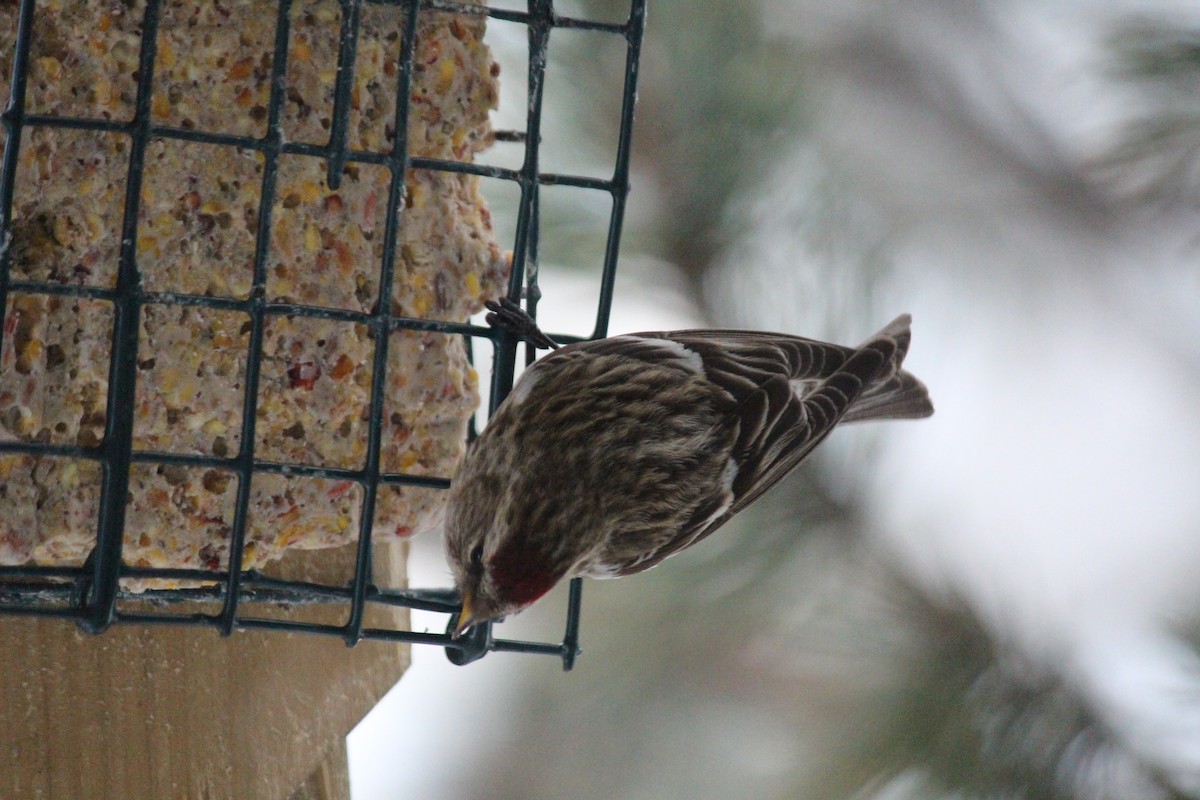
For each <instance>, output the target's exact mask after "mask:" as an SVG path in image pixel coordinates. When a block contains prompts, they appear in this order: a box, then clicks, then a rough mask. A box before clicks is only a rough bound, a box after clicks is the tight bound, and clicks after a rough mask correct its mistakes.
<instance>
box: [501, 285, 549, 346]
mask: <svg viewBox="0 0 1200 800" xmlns="http://www.w3.org/2000/svg"><path fill="white" fill-rule="evenodd" d="M484 305H486V306H487V309H488V311H489V312H491V313H489V314H488V315H487V323H488V325H491V326H492V327H493V328H501V329H502V330H506V331H508V332H509V333H511V334H512V335H513V336H515V337H517V338H518V339H520V340H522V341H525V342H529V344H531V345H533V346H534V347H536V348H537V349H539V350H557V349H558V342H556V341H554V340H553V339H551V338H550V337H549V336H547V335H546V334H545V333H543V332H542V329H541V328H539V327H538V325H537V323H536V322H534V321H533V317H531V316H529V314H528V313H526V312H525V309H523V308H521V306H519V305H518V304H516V303H514V302H513V301H512V300H509V299H508V298H507V297H502V298H500V301H499V302H496V301H495V300H488V301H487V302H486V303H485V304H484Z"/></svg>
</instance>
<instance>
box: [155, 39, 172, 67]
mask: <svg viewBox="0 0 1200 800" xmlns="http://www.w3.org/2000/svg"><path fill="white" fill-rule="evenodd" d="M158 63H159V64H160V65H162V66H164V67H173V66H175V48H173V47H171V45H170V43H169V42H167V41H166V40H165V39H161V38H160V39H159V40H158Z"/></svg>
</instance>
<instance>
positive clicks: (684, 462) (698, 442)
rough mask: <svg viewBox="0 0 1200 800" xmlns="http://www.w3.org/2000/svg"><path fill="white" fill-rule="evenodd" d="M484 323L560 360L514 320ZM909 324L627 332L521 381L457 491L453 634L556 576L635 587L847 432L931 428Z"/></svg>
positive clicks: (504, 313)
mask: <svg viewBox="0 0 1200 800" xmlns="http://www.w3.org/2000/svg"><path fill="white" fill-rule="evenodd" d="M489 307H490V308H492V309H493V311H494V312H495V313H493V314H491V315H489V321H490V322H492V323H493V324H499V325H503V326H505V327H507V328H508V329H509V330H511V331H513V332H514V333H516V334H518V335H519V336H521V337H522V338H525V339H527V340H529V341H531V342H533V343H535V344H538V345H541V346H555V345H554V343H553V342H552V341H551V340H549V339H548V338H547V337H545V335H544V334H542V332H541V331H540V330H538V329H537V326H536V325H535V324H534V323H533V321H532V320H530V319H529V318H528V317H527V316H525V315H524V312H523V311H521V310H520V308H519V307H518V306H516V304H514V303H512V302H511V301H504V303H503V305H499V304H494V303H493V304H489ZM910 322H911V318H910V317H909V316H908V315H907V314H906V315H902V316H900V317H898V318H897V319H896V320H895V321H894V322H892V323H891V324H890V325H888V326H887V327H886V328H884V329H883V330H882V331H880V332H879V333H877V334H876V335H875V336H873V337H871V338H870V339H869V340H867V342H866V343H864V344H863V345H862V346H861V347H859V348H857V349H856V348H850V347H842V346H839V345H835V344H826V343H824V342H818V341H814V340H812V339H803V338H800V337H798V336H787V335H784V334H778V333H759V332H754V331H729V330H688V331H674V332H667V333H635V334H628V335H624V336H613V337H610V338H608V339H600V340H596V341H588V342H579V343H577V344H571V345H567V346H566V347H562V348H561V349H557V350H555V351H554V352H553V353H551V354H550V355H548V356H546V357H545V358H542V359H541V360H539V361H537V362H536V363H534V364H533V365H532V366H531V367H530V368H529V369H527V370H526V371H525V372H524V374H523V375H522V376H521V378H520V380H519V381H518V382H517V384H516V386H515V387H514V388H513V390H512V392H511V393H510V394H509V395H508V397H507V398H506V399H505V401H504V402H503V403H502V404H501V405H500V407H499V408H498V409H497V410H496V413H495V414H494V415H493V417H492V418H491V420H490V421H489V422H488V424H487V426H486V427H485V428H484V430H483V432H482V434H480V436H479V437H478V438H477V439H476V440H475V441H474V442H473V443H472V444H471V446H470V447H469V448H468V450H467V453H466V456H465V457H464V459H463V461H462V463H461V464H460V465H459V468H458V472H457V473H456V474H455V476H454V478H453V481H452V484H451V486H450V490H449V496H448V500H447V511H446V551H447V556H448V559H449V562H450V565H451V568H452V570H453V573H454V579H455V583H456V584H457V586H458V589H459V591H460V592H461V594H462V613H461V614H460V615H459V619H458V624H457V626H456V629H455V633H454V635H455V636H458V635H459V634H461V633H462V632H463V631H464V630H466V629H467V628H468V627H470V626H471V625H473V624H476V623H479V622H483V621H485V620H491V619H496V618H498V617H503V616H507V615H509V614H513V613H515V612H517V611H520V610H521V609H523V608H525V607H527V606H528V605H530V604H531V603H533V602H534V601H535V600H537V599H538V598H540V597H541V596H542V595H544V594H545V593H546V592H548V591H549V590H550V589H551V588H552V587H553V586H554V585H555V584H557V583H558V582H559V581H561V580H563V579H565V578H571V577H575V576H579V575H586V576H592V577H596V578H613V577H617V576H621V575H629V574H631V573H634V572H641V571H642V570H645V569H649V568H650V567H653V566H654V565H656V564H658V563H659V562H660V561H662V560H663V559H665V558H667V557H668V556H671V555H674V554H675V553H678V552H679V551H680V550H682V549H684V548H685V547H688V546H690V545H692V544H694V543H696V542H698V541H700V540H701V539H703V538H704V537H705V536H708V535H709V534H710V533H712V532H713V531H715V530H716V529H717V528H719V527H721V525H723V524H724V523H725V522H726V521H728V520H729V519H730V518H731V517H732V516H733V515H734V514H736V513H738V512H739V511H741V510H742V509H744V508H745V507H746V506H748V505H749V504H750V503H752V502H753V501H754V500H755V499H756V498H757V497H758V496H759V495H761V494H762V493H763V492H765V491H766V490H767V489H769V488H771V487H772V486H773V485H775V483H776V482H778V481H779V480H780V479H781V478H782V477H783V476H784V475H786V474H788V473H789V472H790V471H791V470H792V469H793V468H794V467H795V466H796V465H797V464H799V463H800V461H801V460H803V459H804V457H805V456H807V455H808V454H809V453H811V452H812V450H813V448H815V447H816V446H817V445H818V444H819V443H820V442H821V440H823V439H824V438H825V437H826V436H827V435H829V432H830V431H832V430H833V428H834V426H835V425H837V423H839V422H857V421H861V420H872V419H916V418H920V417H927V416H929V415H930V414H932V413H933V406H932V404H931V403H930V400H929V394H928V392H927V391H926V389H925V386H924V385H923V384H922V383H921V382H920V381H919V380H917V379H916V378H915V377H913V376H912V375H911V374H909V373H908V372H905V371H904V370H902V369H901V368H900V367H901V364H902V362H903V361H904V356H905V354H906V352H907V351H908V345H909V341H910V338H911V334H910V332H909V324H910Z"/></svg>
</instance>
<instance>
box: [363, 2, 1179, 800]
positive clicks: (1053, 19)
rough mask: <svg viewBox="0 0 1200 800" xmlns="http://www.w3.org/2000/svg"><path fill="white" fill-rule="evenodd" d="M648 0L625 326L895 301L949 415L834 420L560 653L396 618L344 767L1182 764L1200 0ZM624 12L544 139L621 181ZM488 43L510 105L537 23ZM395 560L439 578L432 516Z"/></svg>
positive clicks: (572, 72)
mask: <svg viewBox="0 0 1200 800" xmlns="http://www.w3.org/2000/svg"><path fill="white" fill-rule="evenodd" d="M510 4H511V2H510ZM555 5H556V8H557V10H559V12H560V13H565V14H580V15H589V16H594V17H600V18H605V19H621V18H623V17H624V16H625V15H626V14H627V13H628V4H627V3H622V2H618V0H607V1H606V2H601V1H600V0H597V1H596V2H574V3H564V2H557V3H556V4H555ZM519 6H520V4H519V3H517V4H516V5H515V7H519ZM648 8H649V22H648V29H647V37H646V44H645V50H644V53H643V60H642V70H641V81H642V84H641V87H642V88H641V92H640V101H639V106H638V118H637V125H636V128H635V142H634V145H635V146H634V174H633V178H632V183H633V193H632V195H631V201H630V203H631V205H630V208H629V212H628V215H627V218H626V233H625V238H624V244H623V247H622V257H621V265H620V269H619V273H618V274H619V278H618V282H617V292H616V297H615V301H614V304H613V320H612V324H611V325H610V333H620V332H626V331H633V330H645V329H669V328H677V327H687V326H693V327H694V326H710V327H716V326H720V327H748V328H759V329H767V330H778V331H785V332H790V333H797V334H802V335H806V336H812V337H818V338H827V339H833V340H836V341H840V342H843V343H847V344H850V343H855V342H858V341H860V340H862V339H864V338H865V337H866V336H867V335H869V334H870V333H871V332H872V331H874V330H875V329H877V328H879V327H881V326H882V325H883V324H885V323H886V322H887V321H889V320H890V319H892V318H893V317H894V316H895V315H896V314H898V313H900V312H905V311H907V312H911V313H912V314H913V316H914V320H915V322H914V328H913V330H914V342H913V347H912V351H911V354H910V356H909V359H908V362H907V366H908V367H909V368H910V369H911V370H912V371H913V372H914V373H916V374H917V375H919V376H920V377H921V378H922V379H924V381H925V382H926V383H927V384H928V386H929V388H930V391H931V393H932V395H933V397H934V401H935V403H936V405H937V409H938V410H937V414H936V415H935V416H934V417H933V418H932V419H930V420H926V421H922V422H905V423H889V424H875V425H864V426H849V427H846V428H842V429H839V430H838V431H837V432H836V433H835V434H834V435H833V436H832V437H831V438H830V439H829V441H828V442H827V443H826V444H825V445H823V446H822V448H821V449H820V450H819V451H818V453H817V455H816V456H815V457H814V458H813V459H811V460H810V461H808V462H806V463H805V465H804V466H803V467H802V468H801V469H800V470H799V471H798V472H797V473H795V474H793V475H792V476H791V477H790V479H788V480H787V481H785V482H784V484H782V485H780V486H779V487H777V488H776V489H775V490H774V491H772V492H771V493H770V494H769V495H768V496H767V497H765V498H764V499H763V500H762V501H761V502H760V503H758V504H757V505H755V506H754V507H753V508H751V509H750V510H748V511H747V512H745V513H744V514H742V515H740V516H739V517H738V518H736V519H735V520H734V521H733V522H731V523H729V524H728V525H727V526H725V527H724V528H723V529H722V530H721V531H720V533H719V535H716V536H713V537H711V538H710V539H708V540H706V541H705V542H704V543H703V544H701V545H699V546H697V547H695V548H693V549H691V550H689V551H688V552H687V553H686V554H683V555H681V556H679V557H678V558H674V559H671V560H670V561H668V562H667V563H666V564H664V565H663V566H661V567H659V568H657V569H655V570H653V571H651V572H649V573H645V574H642V575H638V576H634V577H630V578H626V579H623V580H620V581H590V582H588V583H586V584H585V587H584V606H583V631H582V633H583V640H582V643H583V648H584V653H583V656H582V657H581V658H580V659H579V661H578V662H577V665H576V668H575V670H574V671H573V672H571V673H569V674H563V673H562V672H561V667H560V664H559V663H558V662H557V661H556V660H555V659H551V658H544V657H541V658H539V657H529V656H517V655H501V654H494V655H491V656H489V657H487V658H485V659H484V660H482V661H480V662H478V663H476V664H472V665H470V666H468V667H465V668H456V667H452V666H451V665H450V664H449V663H448V662H447V661H446V660H445V656H444V654H443V653H442V652H441V651H440V650H437V649H435V648H425V647H416V648H414V652H413V657H414V666H413V668H412V669H411V671H410V672H409V674H408V675H406V676H405V678H404V680H403V681H402V682H401V683H400V685H399V686H397V687H396V689H395V690H394V691H393V692H392V693H391V694H390V695H389V696H388V697H387V698H386V699H385V701H384V702H383V703H382V704H381V705H380V706H379V707H378V708H377V709H376V711H375V712H373V713H372V715H371V716H370V717H368V719H367V720H366V721H364V722H363V724H362V725H361V726H360V727H359V728H358V729H357V730H356V731H355V732H354V734H352V736H351V738H350V758H351V770H352V782H353V783H352V785H353V791H354V797H355V798H356V800H385V799H386V800H391V799H394V798H421V799H422V800H442V799H443V798H444V799H445V800H451V799H453V800H471V799H472V798H479V800H483V798H491V799H500V800H509V799H511V800H518V799H520V800H540V799H541V798H547V799H549V798H582V799H584V800H586V799H588V798H628V799H630V800H635V799H640V798H743V797H755V798H870V799H872V800H874V799H876V798H878V799H879V800H883V799H884V798H887V799H889V800H892V799H895V800H901V799H906V798H964V799H965V798H1013V799H1017V798H1021V799H1025V798H1088V799H1089V800H1090V799H1092V798H1100V799H1106V798H1114V799H1115V798H1139V799H1149V800H1156V798H1174V797H1200V658H1198V654H1197V642H1198V641H1200V638H1198V637H1197V632H1198V631H1200V627H1198V623H1200V613H1198V612H1200V581H1198V580H1197V579H1196V576H1197V573H1198V572H1200V489H1198V488H1197V478H1198V477H1200V268H1198V267H1200V264H1198V261H1200V215H1198V214H1197V202H1198V201H1200V5H1197V4H1196V3H1194V2H1190V1H1189V0H1136V1H1135V0H1110V1H1108V2H1100V1H1099V0H1093V1H1092V2H1082V1H1081V0H1078V1H1072V0H1027V1H1026V0H1007V1H1006V2H991V1H989V0H909V1H908V2H904V3H895V2H879V1H878V0H876V1H875V2H870V1H869V0H842V1H841V2H837V3H828V2H824V1H823V0H710V1H709V2H705V3H697V2H694V0H649V3H648ZM610 38H611V37H600V36H597V35H592V34H586V33H580V32H572V31H559V30H556V31H555V32H554V33H553V35H552V37H551V45H550V48H551V52H550V68H549V72H548V74H549V75H550V76H551V77H550V78H548V83H547V89H546V92H547V96H546V113H547V115H548V118H547V121H546V125H547V127H546V129H545V143H544V149H543V156H544V160H543V163H544V165H545V168H546V169H548V170H554V171H563V172H575V173H582V174H597V175H606V174H611V164H612V160H613V148H614V146H615V142H616V123H617V119H618V111H619V107H618V103H619V100H620V78H621V69H622V67H623V45H622V43H621V42H620V40H619V39H617V40H615V41H614V40H610ZM489 40H490V42H491V46H492V47H493V49H494V52H495V54H496V57H497V59H498V60H499V61H500V62H501V64H502V68H503V72H502V74H501V80H502V82H503V87H504V88H503V95H502V99H501V109H500V111H499V112H498V113H497V115H496V124H497V127H520V126H521V124H522V120H523V109H524V102H525V96H524V92H525V87H524V78H523V75H524V70H525V59H526V54H525V48H526V42H525V32H524V29H523V28H520V27H518V26H509V25H506V24H504V23H500V22H493V23H492V24H491V27H490V29H489ZM505 148H512V150H511V152H510V151H507V150H506V149H505ZM487 158H488V159H490V160H492V161H493V162H494V163H502V164H512V163H514V162H516V163H519V159H520V151H519V148H517V146H516V145H500V146H498V147H497V149H496V150H495V151H493V153H492V154H490V155H489V156H488V157H487ZM505 191H510V190H509V189H508V187H504V186H495V187H491V186H485V192H491V194H489V197H491V198H493V201H494V202H493V205H494V207H495V209H496V210H497V213H498V215H499V216H500V218H501V230H502V235H503V231H504V228H503V225H504V224H509V225H511V224H512V220H511V218H509V219H508V221H507V222H504V218H503V211H502V210H501V208H502V206H503V205H504V199H505V197H504V192H505ZM510 194H511V191H510ZM585 194H586V193H583V192H580V191H578V190H570V189H563V188H556V187H551V188H548V189H547V190H546V191H545V192H544V193H543V195H542V206H543V213H544V220H543V230H542V237H543V241H544V248H543V254H542V264H541V270H542V272H541V276H542V286H543V289H544V291H545V299H544V301H543V302H542V304H541V306H540V308H539V312H540V318H541V319H542V321H543V323H544V326H545V327H546V328H547V329H548V330H551V331H556V332H570V333H582V334H586V333H588V332H590V331H591V328H592V324H593V321H594V310H595V292H596V287H597V286H598V274H599V266H600V258H601V256H602V253H603V244H604V231H605V224H606V220H607V215H608V212H609V208H608V204H607V202H601V203H599V204H597V203H596V202H595V200H594V199H592V198H589V197H587V196H585ZM510 199H511V198H510ZM602 199H603V198H602ZM411 563H412V567H411V573H412V577H411V580H412V582H413V584H414V585H424V586H432V585H449V584H450V579H449V573H448V571H447V569H446V567H445V565H444V561H443V558H442V555H441V543H440V541H439V540H438V537H436V536H432V537H428V538H426V539H424V540H419V541H417V542H415V543H414V544H413V550H412V559H411ZM564 608H565V602H564V600H563V598H562V597H561V596H555V597H551V598H549V599H547V600H545V601H543V602H542V603H540V604H538V605H537V606H535V607H534V608H533V609H531V610H530V611H529V612H527V613H525V614H523V615H521V616H520V617H518V618H516V619H514V620H512V621H509V622H507V623H505V624H504V626H503V627H502V629H501V630H502V632H503V633H504V634H505V635H506V636H529V637H537V638H541V639H543V640H555V639H557V638H558V637H560V636H561V631H562V625H563V613H564V611H563V609H564ZM444 625H445V619H444V617H442V616H436V615H428V618H426V617H425V616H422V615H420V614H416V615H414V626H415V627H416V628H417V629H421V628H422V627H426V626H427V627H429V628H430V629H433V630H440V629H442V627H443V626H444ZM364 646H367V645H364Z"/></svg>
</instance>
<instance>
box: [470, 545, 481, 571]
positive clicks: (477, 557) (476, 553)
mask: <svg viewBox="0 0 1200 800" xmlns="http://www.w3.org/2000/svg"><path fill="white" fill-rule="evenodd" d="M482 565H483V545H481V544H477V545H475V549H474V550H472V551H471V566H473V567H479V566H482Z"/></svg>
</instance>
